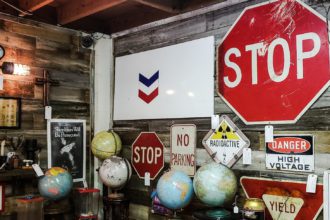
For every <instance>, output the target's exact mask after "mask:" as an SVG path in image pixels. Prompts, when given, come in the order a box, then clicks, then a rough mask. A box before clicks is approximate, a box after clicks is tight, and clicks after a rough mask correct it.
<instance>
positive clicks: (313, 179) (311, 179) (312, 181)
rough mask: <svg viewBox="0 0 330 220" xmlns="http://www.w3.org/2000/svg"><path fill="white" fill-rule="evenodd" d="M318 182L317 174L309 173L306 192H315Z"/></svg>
mask: <svg viewBox="0 0 330 220" xmlns="http://www.w3.org/2000/svg"><path fill="white" fill-rule="evenodd" d="M316 184H317V175H315V174H309V175H308V178H307V185H306V192H308V193H315V192H316Z"/></svg>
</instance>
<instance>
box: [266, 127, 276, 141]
mask: <svg viewBox="0 0 330 220" xmlns="http://www.w3.org/2000/svg"><path fill="white" fill-rule="evenodd" d="M273 141H274V127H273V126H271V125H266V126H265V142H266V143H269V142H273Z"/></svg>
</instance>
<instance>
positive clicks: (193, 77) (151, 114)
mask: <svg viewBox="0 0 330 220" xmlns="http://www.w3.org/2000/svg"><path fill="white" fill-rule="evenodd" d="M214 48H215V46H214V38H213V37H207V38H202V39H198V40H194V41H189V42H185V43H181V44H177V45H172V46H168V47H163V48H159V49H154V50H149V51H145V52H141V53H136V54H132V55H127V56H123V57H117V58H116V61H115V100H114V120H134V119H156V118H191V117H210V116H211V115H213V112H214V110H213V100H214V62H215V57H214ZM157 72H158V74H157ZM141 75H142V76H143V77H142V78H144V81H143V80H142V81H141V80H140V79H141ZM143 82H144V83H143ZM139 93H140V94H144V95H142V96H144V97H145V98H144V99H143V98H141V97H139ZM148 99H149V100H148ZM146 100H147V101H148V102H149V103H147V101H146Z"/></svg>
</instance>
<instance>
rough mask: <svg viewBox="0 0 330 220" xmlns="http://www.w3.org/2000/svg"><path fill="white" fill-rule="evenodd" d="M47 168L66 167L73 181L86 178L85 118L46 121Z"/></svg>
mask: <svg viewBox="0 0 330 220" xmlns="http://www.w3.org/2000/svg"><path fill="white" fill-rule="evenodd" d="M47 146H48V168H50V167H62V168H65V169H67V170H68V171H69V172H70V173H71V175H72V179H73V181H74V182H79V181H85V179H86V120H77V119H51V120H48V122H47Z"/></svg>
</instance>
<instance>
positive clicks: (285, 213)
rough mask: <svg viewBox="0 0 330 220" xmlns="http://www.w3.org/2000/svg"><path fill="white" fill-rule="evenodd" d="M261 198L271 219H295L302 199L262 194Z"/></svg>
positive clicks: (302, 202) (302, 201)
mask: <svg viewBox="0 0 330 220" xmlns="http://www.w3.org/2000/svg"><path fill="white" fill-rule="evenodd" d="M262 199H263V200H264V202H265V205H266V207H267V209H268V211H269V213H270V214H271V216H272V218H273V219H276V220H288V219H295V217H296V216H297V214H298V213H299V211H300V209H301V207H302V206H303V204H304V200H303V199H301V198H296V197H288V196H275V195H268V194H264V195H262Z"/></svg>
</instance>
